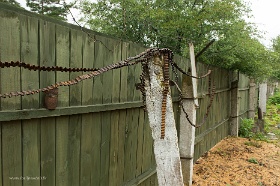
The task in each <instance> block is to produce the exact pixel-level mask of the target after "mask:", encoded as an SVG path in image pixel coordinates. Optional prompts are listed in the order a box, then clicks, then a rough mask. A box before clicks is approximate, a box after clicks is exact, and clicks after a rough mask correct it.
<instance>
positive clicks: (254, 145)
mask: <svg viewBox="0 0 280 186" xmlns="http://www.w3.org/2000/svg"><path fill="white" fill-rule="evenodd" d="M244 144H245V145H247V146H253V147H257V148H261V147H262V145H261V144H260V143H259V142H256V141H246V142H245V143H244Z"/></svg>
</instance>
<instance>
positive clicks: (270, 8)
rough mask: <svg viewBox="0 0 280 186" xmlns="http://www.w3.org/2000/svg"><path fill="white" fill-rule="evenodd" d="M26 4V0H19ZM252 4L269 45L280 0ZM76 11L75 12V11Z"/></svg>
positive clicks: (278, 26)
mask: <svg viewBox="0 0 280 186" xmlns="http://www.w3.org/2000/svg"><path fill="white" fill-rule="evenodd" d="M17 1H18V2H20V3H21V4H22V6H25V3H26V0H17ZM66 1H71V0H66ZM245 1H246V2H248V3H250V4H251V9H252V11H253V12H252V13H253V16H254V18H252V19H251V20H250V21H252V22H254V23H256V24H257V26H258V28H259V30H261V31H264V32H266V34H265V35H264V36H265V38H264V39H263V40H262V41H261V42H262V43H263V44H264V45H266V46H267V47H269V46H270V45H271V42H270V41H271V39H272V38H275V37H276V36H278V35H280V21H279V20H278V19H280V10H279V8H280V0H245ZM73 13H75V12H73Z"/></svg>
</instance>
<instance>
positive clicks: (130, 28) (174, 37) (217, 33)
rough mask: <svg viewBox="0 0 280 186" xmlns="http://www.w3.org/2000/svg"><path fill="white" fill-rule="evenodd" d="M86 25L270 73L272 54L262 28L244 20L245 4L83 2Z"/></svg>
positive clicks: (233, 0) (239, 0)
mask: <svg viewBox="0 0 280 186" xmlns="http://www.w3.org/2000/svg"><path fill="white" fill-rule="evenodd" d="M81 11H82V13H83V14H84V16H83V19H82V20H81V21H83V22H85V23H86V25H87V26H89V27H90V28H91V29H93V30H96V31H99V32H103V33H107V34H110V35H114V36H116V37H119V38H122V39H127V40H131V41H134V42H138V43H142V44H144V45H146V46H157V47H168V48H170V49H172V50H173V51H174V52H175V53H178V54H181V55H187V54H188V51H187V48H188V45H187V42H189V41H192V42H193V43H194V44H195V46H196V52H199V51H200V50H201V49H202V48H203V47H204V46H205V45H206V44H207V43H208V42H209V41H210V40H212V39H215V40H216V42H215V43H214V45H213V46H211V48H209V49H208V50H207V51H206V52H204V53H203V55H202V56H201V57H200V58H199V60H200V61H203V62H205V63H209V64H214V65H219V66H220V67H225V68H228V69H231V70H240V71H241V72H243V73H246V74H248V75H249V76H255V77H262V76H266V74H270V70H271V68H270V67H271V66H270V64H269V65H265V64H264V61H267V59H268V56H269V53H268V52H267V50H266V49H265V47H264V46H263V45H262V44H261V43H260V42H258V40H257V39H256V38H258V37H259V35H260V33H259V31H258V30H257V29H256V27H255V26H254V25H253V24H251V23H248V22H246V21H245V20H244V17H246V16H247V17H250V8H249V6H248V5H247V4H246V3H245V2H244V1H243V0H223V1H221V0H152V1H151V0H150V1H149V0H98V1H97V2H96V3H93V2H91V1H89V0H85V1H83V2H82V5H81Z"/></svg>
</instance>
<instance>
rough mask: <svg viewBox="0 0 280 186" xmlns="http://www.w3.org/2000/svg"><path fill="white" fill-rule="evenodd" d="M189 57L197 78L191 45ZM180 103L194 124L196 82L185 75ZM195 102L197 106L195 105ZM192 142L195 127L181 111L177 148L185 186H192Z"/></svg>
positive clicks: (193, 74) (192, 73)
mask: <svg viewBox="0 0 280 186" xmlns="http://www.w3.org/2000/svg"><path fill="white" fill-rule="evenodd" d="M190 57H191V75H192V76H197V74H196V67H195V57H194V48H193V45H192V44H190ZM189 71H190V70H189ZM182 102H183V107H184V108H185V109H186V111H187V113H188V115H189V119H190V121H191V122H192V123H193V124H196V106H197V107H198V101H197V80H196V79H194V78H191V77H189V76H186V75H183V77H182ZM195 102H196V103H197V104H195ZM194 141H195V127H193V126H191V125H190V124H189V122H188V121H187V119H186V116H185V114H184V112H183V111H182V109H181V114H180V139H179V147H180V156H181V164H182V172H183V178H184V184H185V185H186V186H191V185H192V176H193V157H194Z"/></svg>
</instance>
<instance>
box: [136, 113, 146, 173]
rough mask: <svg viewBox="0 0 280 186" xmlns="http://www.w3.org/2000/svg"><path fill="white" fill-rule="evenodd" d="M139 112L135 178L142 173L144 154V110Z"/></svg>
mask: <svg viewBox="0 0 280 186" xmlns="http://www.w3.org/2000/svg"><path fill="white" fill-rule="evenodd" d="M137 110H139V118H138V122H137V125H138V126H137V129H138V131H137V151H136V176H137V175H140V174H141V173H143V171H144V170H143V166H142V161H143V157H144V155H145V154H143V136H144V133H143V132H144V117H145V115H144V110H143V109H142V108H139V109H137Z"/></svg>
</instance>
